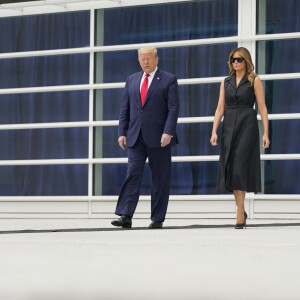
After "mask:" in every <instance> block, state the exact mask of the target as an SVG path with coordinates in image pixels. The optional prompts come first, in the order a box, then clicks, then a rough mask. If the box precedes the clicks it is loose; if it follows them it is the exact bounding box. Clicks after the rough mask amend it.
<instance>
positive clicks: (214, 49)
mask: <svg viewBox="0 0 300 300" xmlns="http://www.w3.org/2000/svg"><path fill="white" fill-rule="evenodd" d="M236 46H237V44H236V43H226V44H214V45H203V46H192V47H175V48H161V49H158V56H159V63H158V66H159V68H161V69H162V70H164V71H167V72H170V73H173V74H175V75H176V76H177V78H179V79H180V78H198V77H215V76H227V74H228V71H229V70H228V65H227V61H228V56H229V53H230V51H231V50H232V49H233V48H236ZM120 66H122V68H120ZM96 68H97V69H98V70H97V74H98V75H97V76H96V82H97V83H102V82H104V83H109V82H124V81H126V78H127V77H128V76H129V75H130V74H132V73H135V72H139V71H141V67H140V66H139V63H138V59H137V51H136V50H134V51H117V52H104V53H98V54H96ZM101 70H103V72H101Z"/></svg>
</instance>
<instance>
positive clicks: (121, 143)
mask: <svg viewBox="0 0 300 300" xmlns="http://www.w3.org/2000/svg"><path fill="white" fill-rule="evenodd" d="M118 143H119V146H120V147H121V148H122V149H123V150H125V149H126V136H123V135H122V136H119V138H118Z"/></svg>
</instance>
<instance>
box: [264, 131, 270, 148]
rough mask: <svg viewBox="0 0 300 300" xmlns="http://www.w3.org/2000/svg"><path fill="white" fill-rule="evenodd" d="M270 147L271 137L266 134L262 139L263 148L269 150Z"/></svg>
mask: <svg viewBox="0 0 300 300" xmlns="http://www.w3.org/2000/svg"><path fill="white" fill-rule="evenodd" d="M269 146H270V140H269V137H268V136H267V135H266V134H264V135H263V137H262V148H263V149H266V148H269Z"/></svg>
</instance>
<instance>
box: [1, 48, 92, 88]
mask: <svg viewBox="0 0 300 300" xmlns="http://www.w3.org/2000/svg"><path fill="white" fill-rule="evenodd" d="M87 83H89V54H75V55H56V56H45V57H29V58H28V57H26V58H19V59H0V88H2V89H5V88H20V87H34V86H51V85H71V84H87Z"/></svg>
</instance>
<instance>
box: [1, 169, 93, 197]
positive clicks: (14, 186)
mask: <svg viewBox="0 0 300 300" xmlns="http://www.w3.org/2000/svg"><path fill="white" fill-rule="evenodd" d="M74 183H76V184H74ZM87 193H88V166H87V165H45V166H0V196H70V195H72V196H81V195H87Z"/></svg>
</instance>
